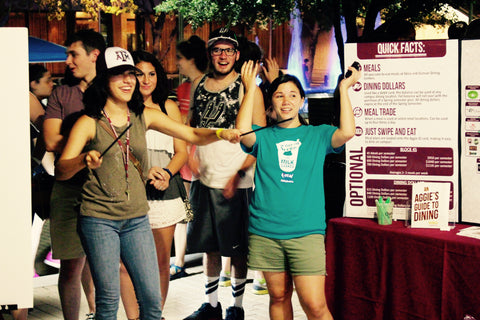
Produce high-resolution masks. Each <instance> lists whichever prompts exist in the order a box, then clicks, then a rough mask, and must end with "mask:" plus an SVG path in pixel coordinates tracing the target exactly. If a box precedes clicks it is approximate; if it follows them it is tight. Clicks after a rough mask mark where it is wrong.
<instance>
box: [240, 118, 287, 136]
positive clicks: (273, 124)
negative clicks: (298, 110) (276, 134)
mask: <svg viewBox="0 0 480 320" xmlns="http://www.w3.org/2000/svg"><path fill="white" fill-rule="evenodd" d="M292 119H293V118H288V119H285V120H282V121H278V122H276V123H272V124H271V125H269V126H266V127H261V128H257V129H255V130H252V131H248V132H245V133H242V134H241V135H240V137H242V136H244V135H247V134H250V133H253V132H256V131H258V130H262V129H265V128H268V127H272V126H275V125H277V124H280V123H282V122H286V121H290V120H292Z"/></svg>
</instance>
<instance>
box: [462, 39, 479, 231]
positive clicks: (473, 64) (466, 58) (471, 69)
mask: <svg viewBox="0 0 480 320" xmlns="http://www.w3.org/2000/svg"><path fill="white" fill-rule="evenodd" d="M479 50H480V40H463V41H462V72H461V86H460V97H461V101H460V112H461V122H460V146H461V147H460V156H461V178H462V179H461V182H462V216H461V218H462V221H463V222H472V223H480V210H479V208H480V197H479V196H478V189H479V187H480V61H479V60H478V54H479V52H480V51H479Z"/></svg>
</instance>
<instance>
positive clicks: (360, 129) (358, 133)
mask: <svg viewBox="0 0 480 320" xmlns="http://www.w3.org/2000/svg"><path fill="white" fill-rule="evenodd" d="M362 134H363V129H362V127H355V135H356V136H357V137H358V136H361V135H362Z"/></svg>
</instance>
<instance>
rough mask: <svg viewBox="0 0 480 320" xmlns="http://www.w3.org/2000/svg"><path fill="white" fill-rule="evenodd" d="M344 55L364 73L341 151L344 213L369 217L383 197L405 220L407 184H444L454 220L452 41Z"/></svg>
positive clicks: (352, 48) (363, 46)
mask: <svg viewBox="0 0 480 320" xmlns="http://www.w3.org/2000/svg"><path fill="white" fill-rule="evenodd" d="M345 52H346V54H345V62H346V63H351V61H354V60H357V61H359V62H360V64H361V66H362V72H363V77H362V78H361V79H360V81H359V82H358V83H357V84H356V85H355V86H353V88H352V91H351V100H352V107H353V109H354V115H355V123H356V136H355V138H354V139H352V140H351V141H349V142H348V144H347V148H346V160H347V171H346V179H347V181H346V202H345V203H346V206H345V215H346V216H349V217H366V218H369V217H373V216H374V214H375V212H376V207H375V200H376V199H378V198H379V197H380V196H381V197H383V198H386V197H391V199H392V201H394V202H395V207H394V210H393V218H394V219H405V218H407V217H408V213H409V211H410V207H411V196H412V185H413V184H414V183H416V182H421V181H425V182H447V183H449V185H450V202H449V214H450V215H451V216H450V219H451V220H457V204H456V202H457V201H456V198H457V197H458V190H457V189H458V186H457V182H456V181H457V179H458V178H457V177H458V76H457V75H458V43H457V42H456V41H453V42H451V41H447V40H433V41H405V42H391V43H359V44H347V45H346V51H345ZM479 102H480V100H479ZM478 124H479V125H480V122H478ZM479 130H480V127H479Z"/></svg>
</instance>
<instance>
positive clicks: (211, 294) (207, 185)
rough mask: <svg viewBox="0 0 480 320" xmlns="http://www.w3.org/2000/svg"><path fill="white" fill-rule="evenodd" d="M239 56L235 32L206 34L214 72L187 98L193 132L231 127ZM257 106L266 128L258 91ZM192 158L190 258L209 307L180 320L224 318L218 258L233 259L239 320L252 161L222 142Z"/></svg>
mask: <svg viewBox="0 0 480 320" xmlns="http://www.w3.org/2000/svg"><path fill="white" fill-rule="evenodd" d="M240 54H241V53H240V52H239V51H238V41H237V37H236V35H235V33H234V32H233V31H231V30H229V29H228V28H220V29H217V30H215V31H213V32H212V33H211V34H210V38H209V40H208V56H209V59H210V69H211V70H212V73H211V74H208V75H206V76H204V77H202V78H201V79H198V80H197V81H195V82H194V83H193V85H192V86H193V87H195V88H196V89H195V90H194V93H193V96H192V99H190V101H191V106H190V107H191V121H190V124H191V125H192V126H193V127H198V128H216V129H218V130H222V129H228V128H234V127H235V120H236V116H237V113H238V110H239V109H240V104H241V100H242V97H243V91H244V89H243V85H242V80H241V77H240V74H238V73H237V72H236V71H235V69H234V66H235V62H236V61H237V60H238V59H239V58H240ZM255 101H256V102H257V104H256V106H255V112H254V113H253V118H252V122H253V123H254V124H257V125H259V126H265V123H266V121H265V108H264V106H263V97H262V93H261V91H260V89H259V88H257V92H256V100H255ZM195 156H196V157H197V158H198V161H199V162H198V170H192V171H193V173H194V176H195V177H194V181H192V185H191V189H190V199H191V203H192V208H193V210H194V219H193V221H192V222H190V223H189V225H188V233H187V246H188V251H189V252H190V253H192V252H204V259H203V265H204V272H205V275H206V283H205V294H206V301H207V302H206V303H204V304H202V306H201V307H200V308H199V309H198V310H197V311H195V312H194V313H193V314H191V315H190V316H188V317H187V318H185V319H184V320H204V319H209V320H217V319H218V320H221V319H223V318H222V307H221V305H220V303H219V302H218V283H219V278H220V270H221V267H222V263H221V256H224V257H231V265H232V279H231V285H232V296H233V297H232V303H231V306H230V307H229V308H227V310H226V316H225V320H236V319H239V320H243V319H244V311H243V307H242V300H243V293H244V291H245V283H246V276H247V251H248V232H247V229H248V204H249V196H250V193H251V190H252V184H253V169H252V165H253V164H254V162H255V158H253V157H251V156H248V157H247V156H246V155H245V153H243V151H242V149H241V147H240V146H239V145H238V144H236V145H233V144H230V143H228V142H226V141H222V140H219V141H218V142H215V143H212V144H210V146H199V147H197V149H196V153H195ZM195 171H196V172H195ZM195 179H196V180H195Z"/></svg>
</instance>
